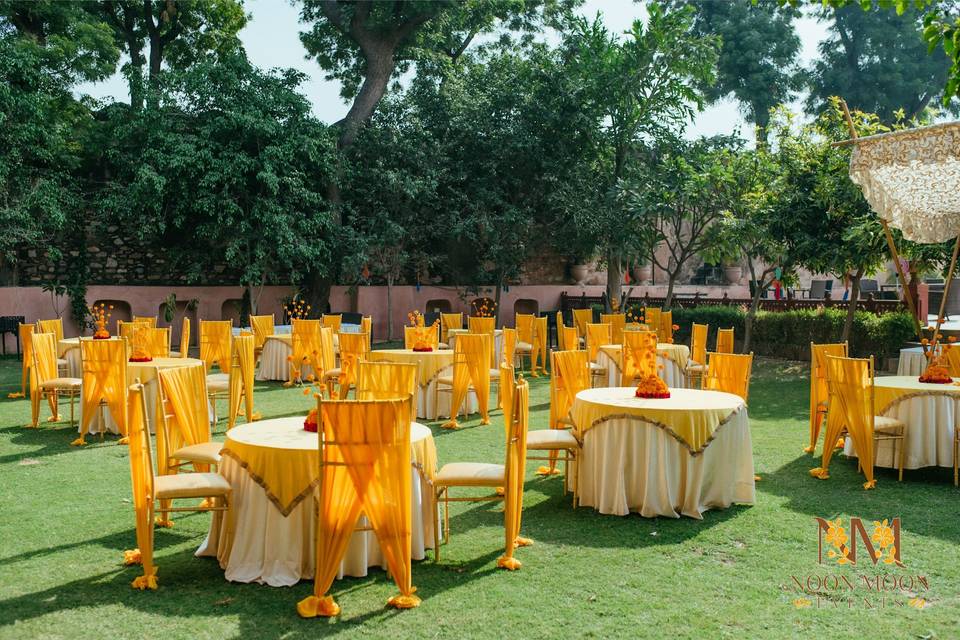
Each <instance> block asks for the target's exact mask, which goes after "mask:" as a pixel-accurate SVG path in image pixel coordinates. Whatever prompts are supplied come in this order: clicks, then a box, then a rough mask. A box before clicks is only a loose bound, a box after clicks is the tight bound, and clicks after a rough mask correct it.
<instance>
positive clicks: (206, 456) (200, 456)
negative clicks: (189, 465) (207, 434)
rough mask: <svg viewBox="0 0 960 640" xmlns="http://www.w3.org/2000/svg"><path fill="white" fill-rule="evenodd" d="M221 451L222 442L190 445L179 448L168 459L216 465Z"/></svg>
mask: <svg viewBox="0 0 960 640" xmlns="http://www.w3.org/2000/svg"><path fill="white" fill-rule="evenodd" d="M222 449H223V443H222V442H201V443H199V444H191V445H188V446H186V447H181V448H180V449H177V450H176V451H174V452H173V453H172V454H170V457H171V458H174V459H176V460H186V461H189V462H206V463H207V464H218V463H219V462H220V451H221V450H222Z"/></svg>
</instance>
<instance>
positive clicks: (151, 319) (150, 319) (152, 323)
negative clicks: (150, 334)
mask: <svg viewBox="0 0 960 640" xmlns="http://www.w3.org/2000/svg"><path fill="white" fill-rule="evenodd" d="M133 321H134V322H143V323H145V324H146V325H147V326H149V327H150V328H156V326H157V316H133Z"/></svg>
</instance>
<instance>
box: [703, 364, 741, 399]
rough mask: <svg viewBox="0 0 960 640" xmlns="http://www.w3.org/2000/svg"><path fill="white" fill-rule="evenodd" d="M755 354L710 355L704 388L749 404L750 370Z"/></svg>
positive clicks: (704, 378)
mask: <svg viewBox="0 0 960 640" xmlns="http://www.w3.org/2000/svg"><path fill="white" fill-rule="evenodd" d="M752 366H753V354H752V353H750V354H746V355H743V354H736V353H710V354H708V355H707V373H706V375H705V376H704V377H703V388H704V389H710V390H712V391H723V392H726V393H732V394H734V395H738V396H740V397H741V398H743V401H744V402H747V397H748V396H749V395H750V369H751V367H752Z"/></svg>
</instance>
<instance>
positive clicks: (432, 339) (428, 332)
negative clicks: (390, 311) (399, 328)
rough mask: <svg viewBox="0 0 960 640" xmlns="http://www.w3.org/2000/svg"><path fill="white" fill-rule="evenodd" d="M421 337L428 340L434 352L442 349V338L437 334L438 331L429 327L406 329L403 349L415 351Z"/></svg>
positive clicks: (404, 329) (409, 327) (407, 327)
mask: <svg viewBox="0 0 960 640" xmlns="http://www.w3.org/2000/svg"><path fill="white" fill-rule="evenodd" d="M421 336H422V337H423V338H426V339H427V343H428V344H429V345H430V346H431V347H432V348H433V350H434V351H436V350H438V349H439V348H440V336H439V334H437V331H436V329H434V328H433V327H431V326H429V325H428V326H426V327H411V326H406V327H404V328H403V348H404V349H413V346H414V345H415V344H416V343H417V340H418V339H419V338H420V337H421Z"/></svg>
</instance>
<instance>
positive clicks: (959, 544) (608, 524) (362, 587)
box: [0, 359, 960, 640]
mask: <svg viewBox="0 0 960 640" xmlns="http://www.w3.org/2000/svg"><path fill="white" fill-rule="evenodd" d="M754 371H755V373H754V378H753V387H752V390H751V406H750V417H751V426H752V430H753V451H754V460H755V464H756V470H757V473H759V474H760V475H762V481H761V482H760V483H758V485H757V503H756V504H755V505H754V506H750V507H747V506H740V507H734V508H731V509H727V510H725V511H719V512H708V513H707V514H706V516H705V517H704V519H703V520H702V521H697V520H692V519H689V518H683V519H680V520H673V519H662V518H659V519H645V518H642V517H639V516H636V515H631V516H629V517H624V518H620V517H615V516H603V515H599V514H597V513H595V512H594V511H593V510H591V509H587V508H580V509H577V510H576V511H573V510H571V508H570V501H569V499H567V498H566V497H564V496H563V495H561V480H560V479H559V478H551V479H547V480H542V479H539V478H537V477H536V476H534V474H533V469H534V468H535V465H534V463H530V465H529V467H528V476H527V477H528V480H527V484H526V494H525V497H524V507H525V508H524V521H523V533H524V535H526V536H529V537H532V538H533V539H534V540H535V541H536V544H535V546H533V547H529V548H524V549H520V550H519V551H518V554H517V555H518V557H519V558H520V559H521V560H522V562H523V569H522V570H520V571H518V572H514V573H510V572H505V571H502V570H498V569H496V567H495V563H496V559H497V557H498V556H499V555H500V553H501V551H502V542H503V529H502V515H501V514H500V513H499V512H498V511H497V508H498V507H497V506H496V505H492V504H483V505H479V506H478V505H469V504H463V505H459V506H458V508H456V511H455V512H454V516H453V518H452V527H453V538H452V543H451V544H450V545H448V546H447V547H445V548H444V551H443V562H442V564H440V565H437V564H435V563H434V562H433V561H432V559H431V558H432V556H428V559H427V560H425V561H423V562H418V563H415V564H414V567H413V577H414V584H416V585H417V587H418V594H419V595H420V596H421V597H422V598H423V603H422V604H421V606H420V607H419V608H418V609H414V610H410V611H403V612H398V611H395V610H391V609H387V608H386V607H385V606H384V602H385V601H386V599H387V598H388V597H389V596H390V595H392V594H393V593H395V587H394V585H393V583H392V581H391V580H390V579H389V577H388V576H387V575H386V574H385V573H384V572H381V571H379V570H372V571H371V573H370V575H369V576H368V577H367V578H362V579H353V578H347V579H344V580H341V581H338V582H336V583H335V584H334V591H333V593H334V595H335V597H336V599H337V601H338V602H339V604H340V605H341V606H342V608H343V614H342V615H341V616H340V617H339V618H338V619H335V620H321V619H315V620H301V619H299V618H298V617H297V615H296V610H295V605H296V603H297V601H298V600H300V599H301V598H303V597H305V596H306V595H308V594H309V593H310V592H311V590H312V584H311V583H309V582H303V583H301V584H299V585H297V586H295V587H292V588H279V589H278V588H271V587H267V586H261V585H256V584H249V585H244V584H230V583H227V582H226V581H224V579H223V573H222V571H221V570H220V568H219V567H218V566H217V563H216V561H214V560H212V559H207V558H204V559H198V558H194V557H193V551H194V550H195V549H196V547H197V546H198V545H199V544H200V542H201V540H202V539H203V536H204V534H205V531H206V527H207V523H208V521H209V515H207V514H190V515H182V516H180V517H178V518H177V522H176V527H175V528H173V529H168V530H158V532H157V540H156V547H157V558H156V560H157V564H158V566H159V567H160V571H159V578H160V589H159V590H158V591H155V592H139V591H134V590H132V589H131V588H130V581H131V580H133V578H134V577H135V576H136V575H138V572H139V568H134V567H129V568H125V567H123V566H122V565H121V551H122V550H123V549H126V548H132V547H133V546H135V538H134V529H133V511H132V508H131V503H130V477H129V471H128V463H127V454H126V451H125V449H124V447H122V446H118V445H117V444H116V439H115V438H112V437H108V438H107V439H106V440H104V441H102V442H100V441H99V440H98V439H96V438H93V439H91V442H92V444H91V445H90V446H87V447H86V448H82V449H77V448H72V447H70V446H68V443H69V442H70V440H72V439H73V438H74V433H73V431H72V430H71V429H70V428H69V427H68V426H66V425H64V424H59V425H56V426H52V427H51V426H47V425H43V426H42V428H41V429H39V430H30V429H24V428H23V425H24V424H25V423H27V422H28V420H29V413H30V408H29V402H28V401H25V400H7V399H6V395H7V393H8V392H10V391H13V390H14V388H15V387H16V385H18V384H19V363H17V362H16V361H13V360H10V359H6V360H0V394H2V397H3V400H0V638H77V637H84V638H144V637H164V638H166V639H169V640H173V639H174V638H191V639H193V638H218V639H221V638H239V637H244V638H299V637H310V638H313V637H318V636H327V635H330V636H333V635H341V636H343V637H391V638H398V637H399V638H405V637H453V636H455V637H484V636H486V637H512V638H557V637H580V636H595V637H608V636H622V637H676V638H687V637H690V638H698V639H703V638H713V637H737V638H779V637H783V638H789V637H799V636H801V634H802V635H803V636H804V637H810V638H814V637H819V638H827V637H829V638H842V637H843V638H845V637H850V638H865V637H873V636H877V637H883V638H888V637H895V638H904V637H923V638H934V637H936V638H952V637H957V635H958V634H960V596H958V594H960V562H958V559H960V517H958V516H960V500H958V499H960V491H958V490H957V489H955V488H954V486H953V483H952V471H951V470H947V469H933V470H928V471H921V472H918V471H908V472H907V473H906V474H905V480H904V482H903V483H902V484H898V483H897V481H896V475H895V473H892V472H890V471H886V470H879V471H878V474H877V477H878V488H877V489H876V490H875V491H869V492H868V491H864V490H863V489H862V488H861V482H862V480H861V478H860V477H859V476H857V475H856V462H855V461H851V460H847V459H845V458H843V457H842V456H841V457H839V458H838V459H836V461H835V463H834V464H833V466H832V467H831V472H832V476H833V477H832V478H831V479H830V480H829V481H819V480H815V479H813V478H811V477H809V476H808V474H807V470H808V469H809V468H810V467H813V466H816V464H815V460H814V459H813V458H811V457H810V456H808V455H805V454H803V453H802V447H803V446H804V444H805V440H806V438H807V373H808V372H807V367H806V366H804V365H800V364H794V363H785V362H779V361H771V360H767V361H760V362H758V363H757V365H756V366H755V368H754ZM531 388H532V393H531V407H530V408H531V417H532V420H531V422H532V426H533V427H535V428H542V427H544V426H545V424H546V419H547V412H548V404H547V402H548V400H547V398H548V393H547V390H548V382H547V381H546V380H545V379H538V380H533V381H532V384H531ZM256 404H257V407H258V409H259V410H260V411H261V412H262V413H263V416H264V418H270V417H275V416H280V415H290V414H296V413H303V412H305V411H306V409H307V402H306V399H305V398H304V397H303V396H302V395H301V394H300V392H299V391H297V390H292V389H284V388H282V387H281V386H280V385H279V384H266V383H258V384H257V388H256ZM431 426H432V427H434V433H435V436H436V442H437V449H438V453H439V458H440V462H441V464H442V463H444V462H449V461H456V460H487V461H495V460H500V459H501V457H502V450H503V440H502V438H503V429H502V418H501V417H500V414H499V412H497V413H496V414H495V416H494V418H493V424H492V425H491V426H489V427H480V426H478V420H476V419H474V420H471V421H469V422H468V423H466V427H465V428H464V429H462V430H460V431H456V432H446V431H442V430H440V429H439V428H438V425H437V424H432V425H431ZM223 428H224V427H223V423H222V422H221V426H220V428H219V431H222V430H223ZM218 437H219V438H222V433H221V434H218ZM814 516H823V517H833V518H835V517H838V516H841V517H843V518H844V519H845V520H846V519H847V518H849V517H851V516H856V517H862V518H863V519H864V520H874V519H879V518H886V517H893V516H899V517H900V518H901V519H902V527H903V537H902V544H901V546H902V552H903V560H904V563H905V565H906V566H905V567H904V568H898V569H890V568H889V567H888V568H886V569H880V568H877V569H874V568H873V567H872V565H871V563H870V561H869V559H867V558H866V556H865V554H864V555H862V556H861V562H860V566H859V567H857V568H842V569H838V568H837V567H834V566H828V565H818V564H817V529H816V523H815V521H814ZM274 543H275V544H282V541H280V540H277V541H274ZM884 572H887V573H890V574H892V575H900V576H917V575H920V576H925V577H926V578H927V580H928V582H929V590H926V591H924V592H922V593H919V594H917V595H920V596H921V597H923V598H925V600H926V602H927V604H926V606H925V607H924V608H923V609H922V610H917V609H914V608H910V607H907V606H904V604H903V603H905V602H906V600H907V599H908V598H909V597H910V596H911V595H913V594H910V593H903V592H900V591H892V592H889V593H888V594H887V602H886V606H883V607H881V606H880V604H881V602H880V597H879V596H877V595H876V594H872V595H869V596H867V600H868V601H869V603H870V604H871V605H872V608H871V607H868V606H867V604H866V603H865V602H864V601H863V598H864V595H865V592H863V591H862V590H858V591H857V592H855V594H854V596H853V597H854V599H853V601H852V604H851V602H850V601H849V600H848V598H849V595H848V593H846V592H837V591H830V590H826V591H823V594H822V598H821V599H820V600H819V607H818V606H817V598H816V597H809V599H810V600H811V602H812V603H813V605H812V606H810V607H805V608H797V607H796V606H795V605H794V600H795V599H796V598H798V597H799V595H800V594H798V593H797V591H796V590H795V589H794V583H793V580H792V579H791V576H792V575H796V576H808V575H819V576H823V575H831V576H832V575H839V574H841V573H842V574H844V575H848V576H854V575H856V574H871V575H873V574H877V573H880V574H882V573H884Z"/></svg>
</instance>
